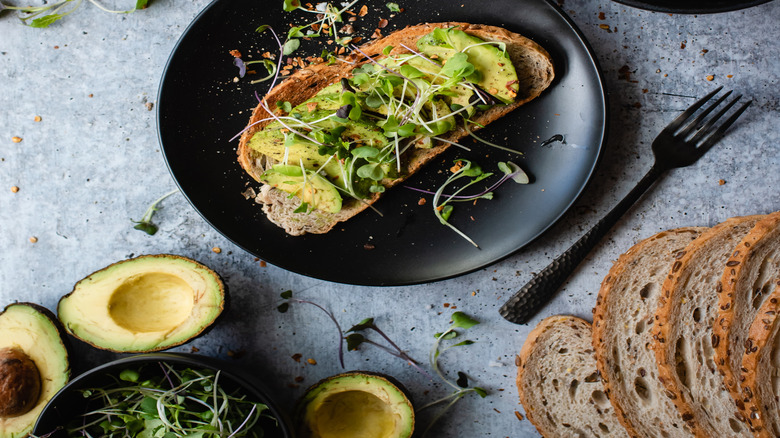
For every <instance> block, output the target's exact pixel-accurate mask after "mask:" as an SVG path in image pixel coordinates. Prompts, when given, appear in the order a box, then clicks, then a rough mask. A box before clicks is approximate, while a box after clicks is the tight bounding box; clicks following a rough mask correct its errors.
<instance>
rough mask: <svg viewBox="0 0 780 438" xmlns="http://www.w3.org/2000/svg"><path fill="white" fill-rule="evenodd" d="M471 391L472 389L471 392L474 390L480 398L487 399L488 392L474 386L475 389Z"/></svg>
mask: <svg viewBox="0 0 780 438" xmlns="http://www.w3.org/2000/svg"><path fill="white" fill-rule="evenodd" d="M471 389H473V390H474V392H476V393H477V394H479V396H480V397H482V398H485V397H487V395H488V392H487V391H485V390H484V389H482V388H480V387H479V386H475V387H473V388H471Z"/></svg>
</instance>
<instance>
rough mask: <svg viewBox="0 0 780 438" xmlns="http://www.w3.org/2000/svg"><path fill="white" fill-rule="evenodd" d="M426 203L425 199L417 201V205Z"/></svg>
mask: <svg viewBox="0 0 780 438" xmlns="http://www.w3.org/2000/svg"><path fill="white" fill-rule="evenodd" d="M426 202H428V201H427V200H426V199H425V198H420V199H419V200H418V201H417V205H425V203H426Z"/></svg>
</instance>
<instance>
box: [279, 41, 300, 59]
mask: <svg viewBox="0 0 780 438" xmlns="http://www.w3.org/2000/svg"><path fill="white" fill-rule="evenodd" d="M300 46H301V40H299V39H297V38H296V39H291V40H287V42H286V43H284V47H283V50H282V54H283V55H284V56H287V55H290V54H292V53H293V52H295V51H296V50H298V47H300Z"/></svg>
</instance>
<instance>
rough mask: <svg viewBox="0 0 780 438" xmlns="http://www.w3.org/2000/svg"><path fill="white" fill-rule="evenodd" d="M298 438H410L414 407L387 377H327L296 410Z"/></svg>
mask: <svg viewBox="0 0 780 438" xmlns="http://www.w3.org/2000/svg"><path fill="white" fill-rule="evenodd" d="M296 417H297V420H298V421H297V422H298V424H299V425H300V430H299V431H298V434H299V435H300V437H301V438H365V437H371V438H409V437H411V436H412V432H414V408H413V407H412V404H411V402H409V399H408V398H407V397H406V394H405V393H404V391H403V390H401V389H400V388H399V387H398V386H397V385H395V384H394V383H392V382H391V381H390V379H389V378H387V377H385V376H382V375H378V374H374V373H367V372H361V371H353V372H349V373H344V374H338V375H335V376H333V377H329V378H327V379H324V380H322V381H320V382H319V383H317V384H315V385H313V386H312V387H311V388H309V389H308V390H307V391H306V394H304V396H303V398H302V399H301V401H300V402H299V403H298V408H297V413H296Z"/></svg>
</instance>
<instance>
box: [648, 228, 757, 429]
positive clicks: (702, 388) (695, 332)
mask: <svg viewBox="0 0 780 438" xmlns="http://www.w3.org/2000/svg"><path fill="white" fill-rule="evenodd" d="M763 217H764V216H762V215H757V216H745V217H735V218H730V219H728V220H726V221H724V222H722V223H720V224H718V225H716V226H714V227H712V228H711V229H710V230H709V231H707V232H705V233H703V234H702V235H701V236H700V237H699V238H698V239H696V240H694V241H693V242H691V243H690V244H689V245H688V246H687V247H686V248H685V253H684V255H682V257H680V258H678V259H677V260H676V261H675V262H674V264H673V266H672V267H671V269H670V271H669V274H668V276H667V278H666V280H665V281H664V284H663V288H662V294H661V295H660V299H659V302H658V310H657V311H656V314H655V320H656V325H655V328H654V330H653V339H654V343H653V349H654V350H655V355H656V361H657V363H658V371H659V377H660V379H661V381H662V383H663V384H664V386H665V387H666V390H667V394H670V395H669V397H670V398H671V399H672V401H673V402H674V404H675V406H676V407H677V409H678V410H679V411H680V414H681V415H682V418H683V419H684V420H685V421H686V422H687V423H688V425H689V427H690V428H691V429H692V430H693V432H694V434H695V435H696V436H697V437H702V438H704V437H711V436H718V435H728V436H751V434H750V432H749V430H748V428H747V427H746V426H745V425H744V424H742V421H743V420H744V418H742V415H741V414H740V413H739V411H738V409H737V406H736V404H735V403H734V402H733V400H732V399H731V397H730V396H729V394H728V392H727V391H725V388H723V382H722V378H721V375H720V374H719V373H718V372H717V369H716V367H715V365H714V351H713V350H712V348H711V346H710V345H707V343H709V342H711V339H712V324H713V322H714V321H715V318H716V316H717V315H716V313H717V312H716V301H717V298H716V296H715V288H716V284H717V281H718V280H719V278H718V277H715V278H712V277H711V276H709V275H701V274H702V273H705V274H706V272H707V271H710V270H712V271H715V272H716V273H720V272H722V269H723V267H725V264H726V260H727V259H728V256H729V255H730V254H731V252H732V248H733V247H734V246H735V245H736V244H737V243H738V242H739V241H740V240H741V239H742V238H743V237H744V236H745V235H746V234H747V233H748V232H749V231H750V229H751V228H753V226H754V225H755V224H756V222H758V221H759V220H760V219H762V218H763ZM697 311H698V312H699V313H698V316H697V314H696V312H697ZM678 344H679V345H678ZM686 365H689V366H688V367H686ZM694 367H695V368H694ZM683 369H685V370H686V373H685V375H684V376H681V375H680V373H681V370H683ZM683 379H685V381H683ZM712 380H714V381H716V382H717V386H716V388H718V389H714V390H713V388H711V385H708V384H707V383H709V382H711V381H712ZM717 391H720V392H717ZM705 392H706V394H705ZM703 399H706V400H707V401H708V402H707V403H706V404H705V403H701V401H702V400H703ZM724 413H725V415H723V414H724ZM732 420H733V421H732ZM737 430H739V432H737Z"/></svg>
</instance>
